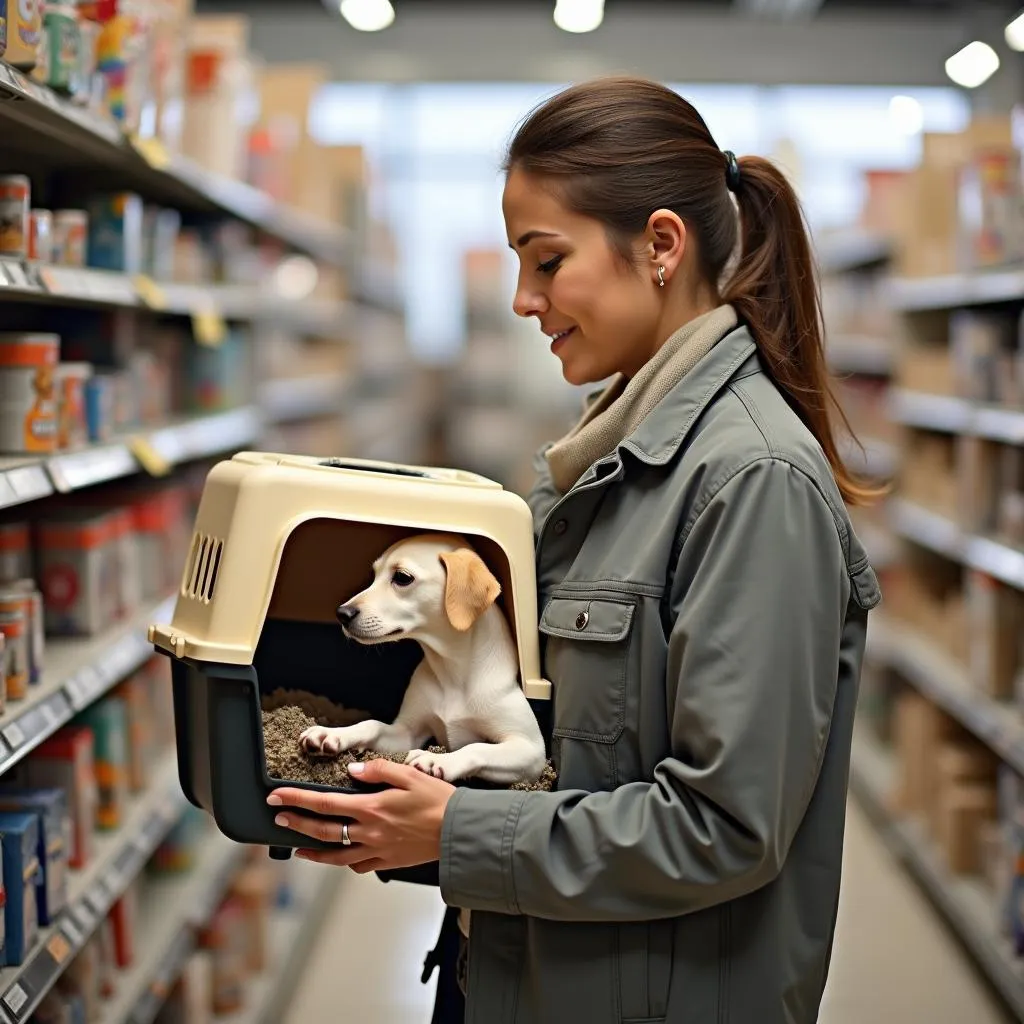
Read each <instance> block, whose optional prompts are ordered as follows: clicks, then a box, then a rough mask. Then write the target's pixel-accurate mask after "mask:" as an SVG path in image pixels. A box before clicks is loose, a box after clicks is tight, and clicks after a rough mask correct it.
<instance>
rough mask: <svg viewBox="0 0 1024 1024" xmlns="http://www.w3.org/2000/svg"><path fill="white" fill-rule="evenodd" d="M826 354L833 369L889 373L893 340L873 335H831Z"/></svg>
mask: <svg viewBox="0 0 1024 1024" xmlns="http://www.w3.org/2000/svg"><path fill="white" fill-rule="evenodd" d="M825 357H826V359H827V360H828V365H829V367H830V368H831V370H832V372H833V373H838V374H862V375H865V376H871V377H888V376H889V374H890V373H892V368H893V362H894V358H895V357H894V352H893V346H892V343H891V342H889V341H886V340H885V339H884V338H872V337H871V336H870V335H860V334H836V335H830V336H829V340H828V343H827V345H826V347H825Z"/></svg>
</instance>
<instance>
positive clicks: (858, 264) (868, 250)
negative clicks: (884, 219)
mask: <svg viewBox="0 0 1024 1024" xmlns="http://www.w3.org/2000/svg"><path fill="white" fill-rule="evenodd" d="M816 249H817V253H818V265H819V267H820V268H821V271H822V273H823V274H842V273H846V272H847V271H850V270H861V269H864V268H866V267H872V266H875V265H876V264H879V263H884V262H885V261H886V260H888V259H889V257H890V256H891V254H892V245H891V243H890V242H889V241H888V240H887V239H885V238H883V237H881V236H880V235H876V234H874V233H873V232H870V231H863V230H861V229H859V228H855V229H850V230H845V231H837V232H834V233H830V234H827V235H824V236H823V237H821V238H819V239H818V240H817V244H816Z"/></svg>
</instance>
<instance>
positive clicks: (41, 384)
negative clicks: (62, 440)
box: [0, 333, 60, 455]
mask: <svg viewBox="0 0 1024 1024" xmlns="http://www.w3.org/2000/svg"><path fill="white" fill-rule="evenodd" d="M59 351H60V338H59V337H58V336H57V335H56V334H29V333H3V334H0V451H3V452H5V453H8V454H11V455H21V454H25V455H36V454H49V453H50V452H52V451H53V450H54V449H55V448H56V446H57V383H56V370H57V360H58V354H59Z"/></svg>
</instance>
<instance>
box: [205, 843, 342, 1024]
mask: <svg viewBox="0 0 1024 1024" xmlns="http://www.w3.org/2000/svg"><path fill="white" fill-rule="evenodd" d="M290 870H291V871H293V872H294V873H295V883H296V889H297V890H298V891H297V893H296V896H295V902H294V904H293V905H292V906H290V907H288V908H287V909H285V910H278V911H275V912H274V913H273V915H272V916H271V920H270V927H269V928H268V934H269V939H270V951H269V955H268V957H267V962H268V964H269V965H270V970H268V971H267V972H266V973H265V974H263V975H261V976H259V977H257V978H250V979H249V980H248V981H247V982H246V984H245V1003H246V1005H245V1008H244V1009H243V1010H240V1011H239V1012H238V1013H231V1014H225V1015H222V1016H219V1017H218V1018H217V1024H280V1021H282V1020H284V1019H285V1017H286V1016H287V1006H288V1003H289V1001H290V1000H291V997H292V995H293V993H294V991H295V988H296V986H297V985H298V984H299V982H300V981H301V980H302V972H303V968H304V967H305V965H306V964H307V963H308V962H309V954H310V950H311V949H312V947H313V944H314V942H315V941H316V937H317V934H318V932H319V931H320V927H321V926H322V924H323V922H324V918H325V917H326V916H327V912H328V911H329V910H330V907H331V900H332V897H333V896H334V894H335V892H336V891H337V889H338V886H339V884H340V875H341V872H339V871H338V870H337V869H336V868H331V867H325V866H323V865H321V864H311V863H309V862H304V861H295V862H294V863H293V865H292V866H291V868H290Z"/></svg>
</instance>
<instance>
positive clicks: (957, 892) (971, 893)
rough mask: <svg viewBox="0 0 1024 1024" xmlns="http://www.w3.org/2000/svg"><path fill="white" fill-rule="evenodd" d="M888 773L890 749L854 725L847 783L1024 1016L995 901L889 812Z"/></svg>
mask: <svg viewBox="0 0 1024 1024" xmlns="http://www.w3.org/2000/svg"><path fill="white" fill-rule="evenodd" d="M892 778H893V766H892V763H891V759H890V757H889V755H888V754H887V753H886V752H885V750H884V749H883V748H882V747H880V746H879V745H878V744H877V743H875V742H874V741H873V740H872V739H871V738H870V737H869V736H867V735H866V734H865V733H863V732H861V731H858V735H857V736H856V737H855V739H854V745H853V757H852V761H851V765H850V787H851V789H852V790H853V792H854V794H855V795H856V796H857V798H858V799H859V801H860V803H861V804H862V806H863V807H864V809H865V810H866V811H867V812H868V814H869V815H870V816H871V817H872V818H873V819H874V821H875V823H876V824H877V826H878V830H879V834H880V835H881V836H882V838H883V840H884V841H885V842H886V844H887V845H888V847H889V849H890V850H892V852H893V854H894V855H895V856H896V857H897V858H899V860H900V861H901V862H902V863H903V864H904V865H905V866H906V867H907V869H908V870H909V871H910V873H911V874H912V875H913V876H914V877H915V878H916V879H917V880H918V882H920V883H921V885H922V886H923V888H924V889H925V891H926V892H927V893H928V895H929V896H930V897H931V899H932V901H933V902H934V903H935V906H936V907H937V908H938V909H939V910H940V911H941V912H942V914H943V915H944V916H945V917H946V919H947V920H948V921H949V923H950V925H951V926H952V928H953V930H954V931H955V932H956V934H957V935H958V936H959V937H960V939H961V941H962V942H963V943H964V945H965V946H966V947H967V948H968V949H969V950H970V952H971V953H972V954H973V956H974V958H975V959H976V960H977V962H978V964H979V966H980V967H981V968H982V970H984V972H985V974H986V975H987V976H988V978H989V979H990V980H991V981H992V983H993V984H994V985H995V987H996V989H997V990H998V991H999V993H1000V994H1001V995H1002V997H1003V999H1004V1000H1005V1001H1006V1002H1007V1004H1008V1005H1009V1006H1010V1007H1011V1008H1012V1009H1013V1011H1014V1015H1015V1017H1016V1018H1017V1019H1018V1020H1024V966H1022V964H1021V963H1020V961H1018V960H1017V959H1016V958H1015V957H1014V956H1013V955H1012V953H1011V950H1010V947H1009V944H1008V943H1007V942H1006V940H1005V939H1003V937H1002V936H1001V935H1000V934H999V931H998V922H999V912H998V908H997V907H996V904H995V901H994V900H993V899H992V897H991V895H990V894H989V892H988V890H987V889H986V888H985V887H984V885H983V884H982V883H981V882H980V881H978V880H977V879H974V878H970V877H962V876H959V875H954V874H953V873H952V872H950V871H949V870H948V869H947V868H946V866H945V864H944V863H943V861H942V858H941V857H940V855H939V853H938V851H937V850H936V849H935V847H934V845H933V844H932V843H931V842H929V840H928V837H927V836H926V834H925V832H924V829H923V828H922V827H921V826H920V825H919V824H918V823H917V822H913V821H900V820H898V819H895V818H894V817H893V816H892V814H891V812H890V810H889V804H888V797H889V793H890V792H891V782H892Z"/></svg>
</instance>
